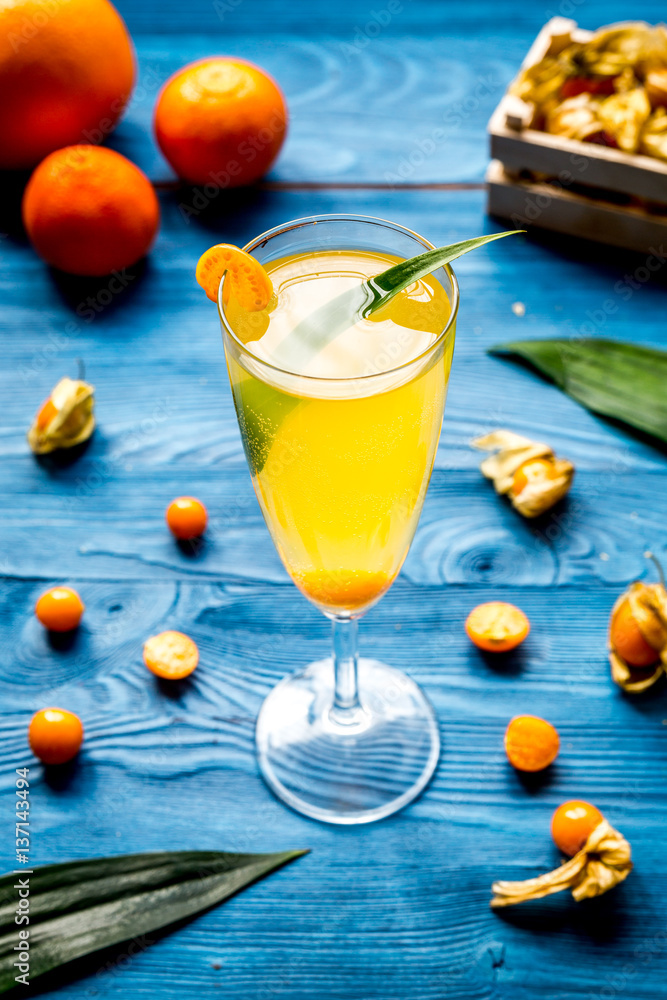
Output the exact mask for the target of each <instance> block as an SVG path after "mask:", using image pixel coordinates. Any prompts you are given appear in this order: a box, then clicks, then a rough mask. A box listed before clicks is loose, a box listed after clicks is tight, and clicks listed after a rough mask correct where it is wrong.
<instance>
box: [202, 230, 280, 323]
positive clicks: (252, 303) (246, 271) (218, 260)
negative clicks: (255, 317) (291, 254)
mask: <svg viewBox="0 0 667 1000" xmlns="http://www.w3.org/2000/svg"><path fill="white" fill-rule="evenodd" d="M225 271H226V272H227V275H228V278H229V284H230V289H231V291H232V292H233V294H234V297H235V298H236V300H237V302H238V303H239V305H240V306H241V307H242V308H243V309H246V310H247V311H248V312H256V311H257V310H259V309H266V307H267V305H268V304H269V300H270V298H271V296H272V295H273V285H272V283H271V279H270V277H269V276H268V274H267V273H266V271H265V270H264V268H263V267H262V265H261V264H260V262H259V261H258V260H256V259H255V258H254V257H252V256H251V255H250V254H249V253H246V252H245V250H240V249H239V248H238V247H235V246H233V245H232V244H231V243H217V244H216V245H215V246H214V247H210V248H209V249H208V250H207V251H206V253H203V254H202V255H201V257H200V258H199V260H198V262H197V271H196V273H195V277H196V279H197V281H198V282H199V284H200V285H201V287H202V288H203V289H204V291H205V292H206V294H207V296H208V297H209V299H211V301H212V302H217V301H218V289H219V288H220V282H221V281H222V276H223V274H224V273H225ZM226 287H227V283H226V282H225V288H226ZM225 301H226V300H225Z"/></svg>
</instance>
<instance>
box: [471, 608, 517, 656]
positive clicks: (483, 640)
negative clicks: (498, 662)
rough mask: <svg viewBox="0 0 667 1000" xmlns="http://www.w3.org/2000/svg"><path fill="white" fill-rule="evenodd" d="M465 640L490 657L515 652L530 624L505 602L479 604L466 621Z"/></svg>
mask: <svg viewBox="0 0 667 1000" xmlns="http://www.w3.org/2000/svg"><path fill="white" fill-rule="evenodd" d="M465 627H466V632H467V633H468V638H469V639H470V640H471V641H472V642H474V644H475V645H476V646H477V647H478V648H479V649H484V650H486V651H487V652H489V653H506V652H508V651H509V650H510V649H514V648H515V647H516V646H518V645H519V644H520V643H522V642H523V640H524V639H525V638H526V636H527V635H528V633H529V632H530V622H529V621H528V619H527V618H526V616H525V615H524V613H523V611H521V610H520V609H519V608H517V607H515V606H514V605H513V604H507V603H506V602H505V601H489V602H488V603H487V604H479V605H478V606H477V607H476V608H474V609H473V610H472V611H471V612H470V614H469V615H468V618H467V619H466V626H465Z"/></svg>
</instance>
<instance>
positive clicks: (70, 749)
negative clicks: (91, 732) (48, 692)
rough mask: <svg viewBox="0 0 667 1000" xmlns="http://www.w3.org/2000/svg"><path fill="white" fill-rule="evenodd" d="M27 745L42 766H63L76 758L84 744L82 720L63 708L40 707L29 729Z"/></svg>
mask: <svg viewBox="0 0 667 1000" xmlns="http://www.w3.org/2000/svg"><path fill="white" fill-rule="evenodd" d="M28 742H29V743H30V749H31V750H32V752H33V753H34V755H35V757H39V759H40V760H41V761H42V763H43V764H65V763H66V762H67V761H68V760H71V759H72V757H75V756H76V755H77V753H78V752H79V750H80V749H81V744H82V743H83V726H82V724H81V719H80V718H79V716H78V715H75V714H74V712H66V711H65V710H64V709H62V708H43V709H42V710H41V711H40V712H36V713H35V714H34V715H33V717H32V720H31V722H30V726H29V727H28Z"/></svg>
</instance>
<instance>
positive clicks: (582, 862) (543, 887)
mask: <svg viewBox="0 0 667 1000" xmlns="http://www.w3.org/2000/svg"><path fill="white" fill-rule="evenodd" d="M631 858H632V851H631V848H630V844H629V843H628V842H627V840H626V839H625V837H623V836H622V834H620V833H619V832H618V830H614V828H613V826H611V824H610V823H608V822H607V820H606V819H603V820H602V822H601V823H599V824H598V825H597V826H596V827H595V829H594V830H593V832H592V833H591V834H590V836H589V838H588V840H587V841H586V843H585V844H584V846H583V847H582V848H581V850H580V851H579V852H578V853H577V854H575V855H574V857H573V858H570V860H569V861H566V862H565V864H564V865H561V866H560V868H556V869H555V870H554V871H552V872H547V874H546V875H540V876H539V877H538V878H529V879H526V880H525V881H524V882H494V883H493V885H492V886H491V889H492V892H493V899H492V900H491V906H492V907H493V908H494V909H499V908H500V907H502V906H514V905H515V904H516V903H525V902H527V901H528V900H531V899H542V898H543V897H544V896H552V895H553V894H554V893H555V892H562V891H563V890H564V889H570V890H571V892H572V895H573V896H574V898H575V899H576V901H577V902H580V901H581V900H582V899H592V898H593V896H601V895H602V894H603V893H604V892H608V891H609V889H613V887H614V886H615V885H618V883H619V882H622V881H623V879H626V878H627V877H628V875H629V874H630V872H631V871H632V860H631Z"/></svg>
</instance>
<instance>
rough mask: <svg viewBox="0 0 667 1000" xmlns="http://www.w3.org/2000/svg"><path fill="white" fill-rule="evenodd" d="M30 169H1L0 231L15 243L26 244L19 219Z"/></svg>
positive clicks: (26, 238)
mask: <svg viewBox="0 0 667 1000" xmlns="http://www.w3.org/2000/svg"><path fill="white" fill-rule="evenodd" d="M30 174H31V171H30V170H1V171H0V185H2V198H1V199H0V233H1V234H2V236H3V237H5V236H7V237H9V239H11V240H13V241H14V242H16V243H23V244H26V243H27V242H28V237H27V236H26V234H25V229H24V228H23V221H22V219H21V201H22V199H23V189H24V188H25V186H26V184H27V183H28V178H29V177H30Z"/></svg>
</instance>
